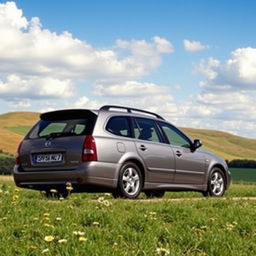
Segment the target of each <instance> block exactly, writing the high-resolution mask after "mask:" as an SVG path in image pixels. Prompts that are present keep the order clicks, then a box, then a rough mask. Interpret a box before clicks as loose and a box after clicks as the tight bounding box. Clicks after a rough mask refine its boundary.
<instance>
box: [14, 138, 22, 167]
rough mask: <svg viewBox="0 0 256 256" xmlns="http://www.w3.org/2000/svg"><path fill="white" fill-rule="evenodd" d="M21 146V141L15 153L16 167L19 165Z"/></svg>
mask: <svg viewBox="0 0 256 256" xmlns="http://www.w3.org/2000/svg"><path fill="white" fill-rule="evenodd" d="M21 145H22V141H21V142H20V144H19V146H18V149H17V153H16V159H15V160H16V164H17V165H21V160H20V149H21Z"/></svg>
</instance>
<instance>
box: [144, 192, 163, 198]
mask: <svg viewBox="0 0 256 256" xmlns="http://www.w3.org/2000/svg"><path fill="white" fill-rule="evenodd" d="M144 193H145V195H146V197H148V198H154V197H156V198H162V197H163V196H164V194H165V191H163V190H147V191H145V192H144Z"/></svg>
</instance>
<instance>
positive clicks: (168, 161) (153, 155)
mask: <svg viewBox="0 0 256 256" xmlns="http://www.w3.org/2000/svg"><path fill="white" fill-rule="evenodd" d="M133 123H134V136H135V144H136V148H137V152H138V154H139V155H140V157H141V158H142V159H143V161H144V164H145V166H146V168H147V172H146V178H147V181H148V182H152V183H171V182H172V181H173V179H174V173H175V156H174V153H173V151H172V148H171V147H170V146H169V145H167V144H164V143H163V138H162V136H161V133H160V130H159V128H158V126H157V124H156V122H155V121H154V120H151V119H147V118H137V117H136V118H134V122H133Z"/></svg>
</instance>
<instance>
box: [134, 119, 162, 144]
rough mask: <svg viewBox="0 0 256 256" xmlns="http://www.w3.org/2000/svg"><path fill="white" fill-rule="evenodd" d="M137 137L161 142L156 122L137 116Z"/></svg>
mask: <svg viewBox="0 0 256 256" xmlns="http://www.w3.org/2000/svg"><path fill="white" fill-rule="evenodd" d="M134 135H135V138H137V139H140V140H149V141H155V142H160V135H159V131H158V128H157V126H156V123H155V122H154V121H153V120H151V119H146V118H135V129H134Z"/></svg>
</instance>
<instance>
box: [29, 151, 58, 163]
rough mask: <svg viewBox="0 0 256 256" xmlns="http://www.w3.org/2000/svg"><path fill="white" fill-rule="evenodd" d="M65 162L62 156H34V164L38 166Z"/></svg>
mask: <svg viewBox="0 0 256 256" xmlns="http://www.w3.org/2000/svg"><path fill="white" fill-rule="evenodd" d="M62 160H63V156H62V154H60V153H58V154H41V155H35V156H34V162H35V163H37V164H41V163H60V162H62Z"/></svg>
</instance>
